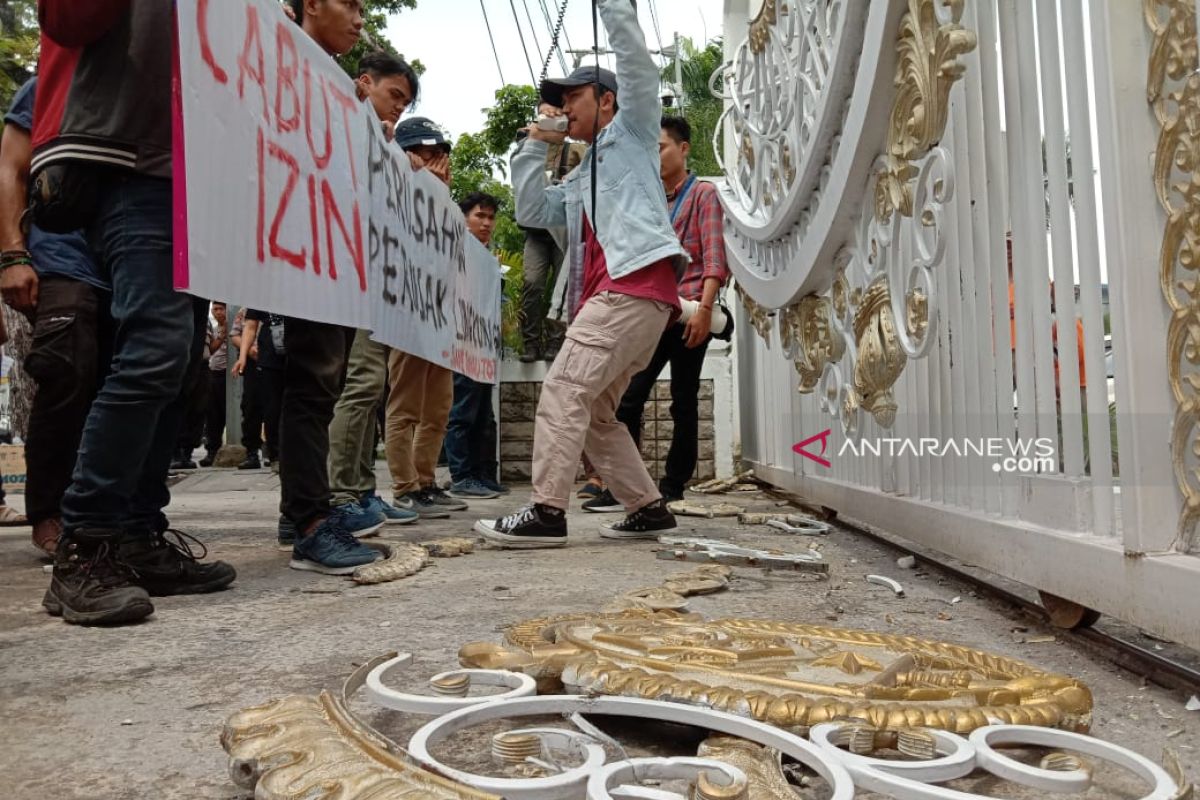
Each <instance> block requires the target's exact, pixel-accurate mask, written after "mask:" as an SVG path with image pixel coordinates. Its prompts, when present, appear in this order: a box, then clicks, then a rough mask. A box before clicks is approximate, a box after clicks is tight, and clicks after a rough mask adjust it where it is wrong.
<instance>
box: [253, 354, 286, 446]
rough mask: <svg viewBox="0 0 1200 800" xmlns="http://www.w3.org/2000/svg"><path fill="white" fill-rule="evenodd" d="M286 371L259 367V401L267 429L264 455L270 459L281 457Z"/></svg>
mask: <svg viewBox="0 0 1200 800" xmlns="http://www.w3.org/2000/svg"><path fill="white" fill-rule="evenodd" d="M283 387H284V372H283V370H282V369H263V368H262V367H259V368H258V389H259V403H260V406H259V407H260V408H261V409H262V424H263V427H264V428H266V430H267V443H266V447H265V448H264V449H263V455H265V456H266V458H267V460H268V461H277V460H278V459H279V417H280V415H281V414H282V413H283Z"/></svg>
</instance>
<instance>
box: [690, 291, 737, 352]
mask: <svg viewBox="0 0 1200 800" xmlns="http://www.w3.org/2000/svg"><path fill="white" fill-rule="evenodd" d="M679 305H680V306H682V307H683V314H682V316H680V318H679V321H680V322H682V323H684V324H685V325H686V324H687V322H688V320H690V319H691V318H692V317H693V316H695V315H696V311H698V310H699V308H700V304H699V303H698V302H696V301H695V300H685V299H683V298H682V297H681V298H679ZM732 328H733V320H732V319H730V317H729V315H727V314H726V313H725V310H724V309H723V308H721V307H720V306H718V305H714V306H713V310H712V322H711V323H710V324H709V326H708V332H709V333H711V334H712V335H713V336H715V337H717V338H718V339H724V340H725V341H729V338H730V335H731V334H732V333H733V331H732V330H731V329H732Z"/></svg>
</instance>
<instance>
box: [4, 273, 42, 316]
mask: <svg viewBox="0 0 1200 800" xmlns="http://www.w3.org/2000/svg"><path fill="white" fill-rule="evenodd" d="M0 295H3V297H4V302H5V303H6V304H7V305H8V306H9V307H10V308H11V309H12V310H13V311H19V312H20V313H22V314H26V315H28V314H32V313H33V312H34V311H35V310H36V309H37V301H38V276H37V273H36V272H34V271H33V267H31V266H29V265H28V264H17V265H16V266H12V267H9V268H8V269H6V270H4V272H3V273H0Z"/></svg>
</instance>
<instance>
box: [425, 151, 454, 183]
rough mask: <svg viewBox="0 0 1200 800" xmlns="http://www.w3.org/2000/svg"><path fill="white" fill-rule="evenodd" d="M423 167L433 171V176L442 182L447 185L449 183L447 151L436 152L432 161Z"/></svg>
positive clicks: (448, 157)
mask: <svg viewBox="0 0 1200 800" xmlns="http://www.w3.org/2000/svg"><path fill="white" fill-rule="evenodd" d="M425 169H427V170H429V171H430V172H432V173H433V175H434V177H436V178H437V179H438V180H440V181H441V182H442V183H445V184H447V185H449V183H450V156H449V154H447V153H438V154H437V155H436V156H435V157H434V158H433V160H432V161H430V162H429V163H427V164H426V165H425Z"/></svg>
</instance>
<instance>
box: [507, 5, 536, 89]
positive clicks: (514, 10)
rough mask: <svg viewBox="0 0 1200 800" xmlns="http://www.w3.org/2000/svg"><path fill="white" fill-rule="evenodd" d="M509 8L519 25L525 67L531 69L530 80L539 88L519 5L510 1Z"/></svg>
mask: <svg viewBox="0 0 1200 800" xmlns="http://www.w3.org/2000/svg"><path fill="white" fill-rule="evenodd" d="M508 7H509V8H511V9H512V15H513V22H515V23H516V25H517V36H518V37H519V38H520V39H521V50H523V51H524V52H525V66H526V67H528V68H529V80H531V81H533V85H534V86H537V76H536V75H534V74H533V62H532V61H530V60H529V48H528V47H526V46H525V32H524V31H523V30H521V18H520V17H518V16H517V4H516V3H514V2H513V0H508Z"/></svg>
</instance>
